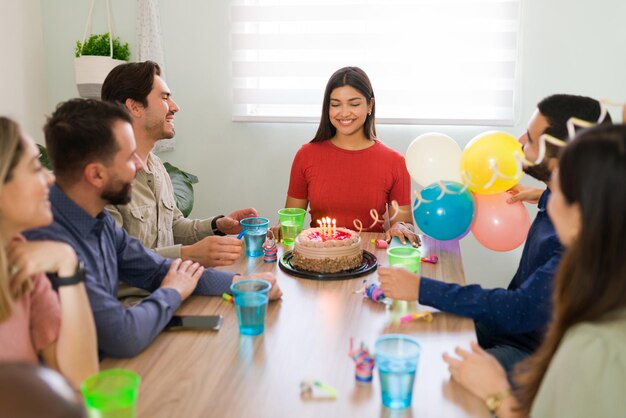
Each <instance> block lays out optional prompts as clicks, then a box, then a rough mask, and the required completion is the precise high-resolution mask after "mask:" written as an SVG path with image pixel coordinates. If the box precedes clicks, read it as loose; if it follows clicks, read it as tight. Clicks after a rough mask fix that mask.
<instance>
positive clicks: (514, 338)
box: [378, 94, 611, 371]
mask: <svg viewBox="0 0 626 418" xmlns="http://www.w3.org/2000/svg"><path fill="white" fill-rule="evenodd" d="M601 116H603V120H602V121H600V122H602V123H610V120H611V119H610V116H609V115H608V114H605V116H604V115H603V112H602V108H601V106H600V103H599V102H598V101H597V100H594V99H591V98H588V97H583V96H573V95H565V94H557V95H553V96H549V97H546V98H545V99H543V100H542V101H541V102H539V104H538V105H537V109H536V110H535V112H534V114H533V115H532V117H531V118H530V121H529V123H528V129H527V131H526V133H524V134H523V135H522V136H521V137H520V138H519V141H520V143H521V144H522V148H523V151H524V155H525V157H526V159H527V160H528V161H536V160H537V158H538V156H539V146H540V141H539V138H540V137H541V135H543V134H549V135H551V136H553V137H556V138H559V139H562V140H565V141H566V140H568V137H569V134H568V130H567V121H568V120H569V119H570V118H572V117H575V118H578V119H582V120H584V121H589V122H596V121H598V119H599V118H600V117H601ZM545 145H546V153H545V157H544V158H543V160H542V161H541V163H539V164H537V165H534V166H528V167H524V171H525V172H526V174H529V175H530V176H532V177H534V178H536V179H537V180H539V181H542V182H544V183H545V184H546V185H547V186H548V187H547V189H546V190H545V191H544V192H543V194H542V195H541V197H540V199H539V203H538V209H539V211H538V213H537V217H536V218H535V220H534V221H533V223H532V225H531V227H530V230H529V231H528V237H527V239H526V244H525V245H524V250H523V252H522V257H521V259H520V263H519V266H518V268H517V272H516V273H515V276H513V279H512V280H511V282H510V283H509V286H508V287H507V289H483V288H482V287H481V286H479V285H467V286H459V285H456V284H450V283H443V282H440V281H437V280H432V279H430V278H428V277H420V276H418V275H415V274H412V273H409V272H408V271H406V270H402V269H399V268H383V267H381V268H379V269H378V276H379V280H380V282H381V287H382V290H383V292H384V293H385V295H386V296H388V297H390V298H392V299H401V300H418V301H419V303H421V304H422V305H428V306H432V307H435V308H437V309H439V310H441V311H445V312H450V313H454V314H457V315H461V316H466V317H469V318H472V319H473V320H474V322H475V325H476V335H477V338H478V343H479V344H480V345H481V347H483V348H484V349H486V350H487V351H488V352H489V353H491V354H492V355H493V356H494V357H496V358H497V359H498V361H499V362H500V364H502V366H503V367H504V368H505V369H506V370H507V371H511V370H512V368H513V366H514V365H515V364H516V363H518V362H519V361H521V360H523V359H524V358H526V357H527V356H528V355H530V354H532V353H533V352H534V351H535V349H536V348H537V347H538V346H539V344H540V343H541V341H542V340H543V336H544V332H545V330H546V327H547V324H548V321H549V320H550V317H551V314H552V281H553V279H554V276H555V273H556V269H557V267H558V265H559V262H560V260H561V256H562V254H563V247H562V246H561V243H560V242H559V240H558V238H557V235H556V232H555V230H554V226H553V225H552V222H551V221H550V218H549V217H548V214H547V212H546V204H547V202H548V198H549V197H550V176H551V173H552V170H553V169H554V168H555V167H556V166H557V162H558V147H556V146H554V145H552V144H550V143H547V142H546V144H545Z"/></svg>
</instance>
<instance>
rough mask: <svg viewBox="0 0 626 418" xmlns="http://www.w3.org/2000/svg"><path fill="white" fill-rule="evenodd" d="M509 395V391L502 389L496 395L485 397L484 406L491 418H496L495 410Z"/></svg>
mask: <svg viewBox="0 0 626 418" xmlns="http://www.w3.org/2000/svg"><path fill="white" fill-rule="evenodd" d="M510 394H511V389H504V390H501V391H500V392H498V393H495V394H493V395H489V396H487V399H485V404H487V409H489V412H491V416H492V417H496V410H497V409H498V407H499V406H500V404H501V403H502V401H503V400H504V399H506V398H507V397H508V396H509V395H510Z"/></svg>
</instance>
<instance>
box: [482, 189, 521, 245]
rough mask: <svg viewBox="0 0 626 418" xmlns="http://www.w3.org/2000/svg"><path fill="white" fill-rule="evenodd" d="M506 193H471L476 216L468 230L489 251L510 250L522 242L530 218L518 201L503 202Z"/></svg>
mask: <svg viewBox="0 0 626 418" xmlns="http://www.w3.org/2000/svg"><path fill="white" fill-rule="evenodd" d="M509 197H510V195H509V194H508V193H499V194H474V199H475V201H476V215H475V217H474V223H473V224H472V226H471V228H470V230H471V231H472V234H474V236H475V237H476V240H477V241H478V242H480V243H481V244H482V245H484V246H485V247H487V248H489V249H490V250H493V251H511V250H513V249H515V248H517V247H519V246H520V245H522V244H523V243H524V241H526V236H527V235H528V230H529V229H530V216H529V215H528V211H527V210H526V208H525V207H524V205H523V204H522V202H515V203H507V202H506V200H507V199H508V198H509Z"/></svg>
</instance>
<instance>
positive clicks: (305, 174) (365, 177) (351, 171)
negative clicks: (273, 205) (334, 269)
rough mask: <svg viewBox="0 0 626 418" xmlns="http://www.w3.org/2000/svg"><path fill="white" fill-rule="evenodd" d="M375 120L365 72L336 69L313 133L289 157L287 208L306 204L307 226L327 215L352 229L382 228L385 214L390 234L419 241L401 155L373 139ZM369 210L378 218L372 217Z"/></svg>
mask: <svg viewBox="0 0 626 418" xmlns="http://www.w3.org/2000/svg"><path fill="white" fill-rule="evenodd" d="M375 122H376V103H375V100H374V91H373V89H372V85H371V83H370V80H369V78H368V77H367V74H365V72H364V71H363V70H361V69H360V68H357V67H344V68H341V69H340V70H337V71H336V72H335V73H334V74H333V75H332V76H331V77H330V80H329V81H328V84H327V85H326V90H325V92H324V102H323V106H322V117H321V120H320V125H319V127H318V129H317V133H316V134H315V138H313V140H311V142H310V143H308V144H305V145H303V146H302V148H300V150H299V151H298V152H297V154H296V156H295V158H294V160H293V164H292V166H291V176H290V178H289V190H288V192H287V202H286V203H285V207H286V208H302V209H307V207H308V206H309V205H310V206H311V208H310V213H311V226H317V220H318V219H321V218H322V217H326V216H328V217H330V218H335V219H336V220H337V226H343V227H346V228H350V229H358V228H357V225H358V222H357V225H355V220H358V221H360V222H361V223H362V225H363V228H364V230H366V231H371V232H384V231H385V228H384V224H383V222H382V218H383V215H384V214H387V217H388V218H389V219H390V222H389V223H390V227H389V228H388V229H387V231H386V232H387V238H388V239H390V237H391V236H398V237H399V238H400V239H401V241H403V242H404V241H406V240H407V239H408V240H409V241H410V242H411V243H413V244H414V245H419V242H420V241H419V237H418V235H417V234H416V233H415V231H414V226H413V216H412V210H411V179H410V176H409V173H408V172H407V169H406V165H405V162H404V156H403V155H402V154H400V153H399V152H397V151H395V150H393V149H391V148H389V147H387V146H386V145H384V144H383V143H382V142H381V141H380V140H379V139H378V138H376V126H375V125H376V124H375ZM393 202H396V203H397V206H395V205H394V203H393ZM396 208H397V209H396ZM372 209H375V210H376V213H377V214H378V216H379V220H380V222H374V219H373V218H372V216H371V213H370V212H371V211H372Z"/></svg>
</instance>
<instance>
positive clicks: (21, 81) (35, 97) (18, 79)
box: [0, 0, 48, 142]
mask: <svg viewBox="0 0 626 418" xmlns="http://www.w3.org/2000/svg"><path fill="white" fill-rule="evenodd" d="M0 11H1V12H0V115H3V116H8V117H10V118H12V119H14V120H16V121H17V122H18V123H20V125H21V126H22V129H23V130H24V131H25V132H28V133H29V134H30V135H31V136H32V137H33V138H34V139H35V140H37V141H39V142H41V140H42V139H43V133H42V131H41V127H42V126H43V124H44V114H45V113H46V111H47V109H48V106H47V102H48V83H47V78H46V75H47V74H46V65H45V64H46V61H45V57H44V53H43V34H42V33H43V32H42V26H41V7H40V3H39V0H21V1H15V0H0Z"/></svg>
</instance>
